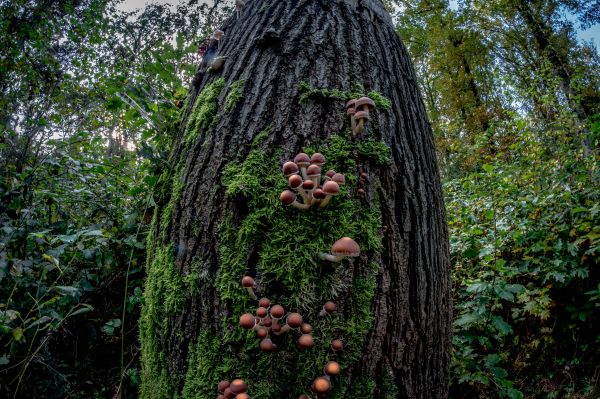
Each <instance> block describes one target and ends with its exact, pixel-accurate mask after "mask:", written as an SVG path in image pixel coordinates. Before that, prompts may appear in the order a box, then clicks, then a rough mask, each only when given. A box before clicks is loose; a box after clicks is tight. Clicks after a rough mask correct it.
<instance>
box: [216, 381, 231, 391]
mask: <svg viewBox="0 0 600 399" xmlns="http://www.w3.org/2000/svg"><path fill="white" fill-rule="evenodd" d="M228 387H229V381H227V380H223V381H221V382H219V385H217V389H218V390H219V392H223V391H224V390H225V389H226V388H228Z"/></svg>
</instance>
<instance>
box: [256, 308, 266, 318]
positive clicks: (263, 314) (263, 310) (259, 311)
mask: <svg viewBox="0 0 600 399" xmlns="http://www.w3.org/2000/svg"><path fill="white" fill-rule="evenodd" d="M268 314H269V311H268V310H267V308H263V307H262V306H259V308H258V309H256V315H257V316H258V317H259V318H261V319H264V318H265V317H267V315H268Z"/></svg>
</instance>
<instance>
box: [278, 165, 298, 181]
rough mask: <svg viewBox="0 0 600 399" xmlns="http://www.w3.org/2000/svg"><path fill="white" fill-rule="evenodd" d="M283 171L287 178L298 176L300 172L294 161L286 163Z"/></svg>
mask: <svg viewBox="0 0 600 399" xmlns="http://www.w3.org/2000/svg"><path fill="white" fill-rule="evenodd" d="M281 171H282V172H283V175H284V176H285V177H290V176H292V175H297V174H298V171H299V170H298V165H296V164H295V163H294V162H292V161H287V162H286V163H284V164H283V167H282V168H281Z"/></svg>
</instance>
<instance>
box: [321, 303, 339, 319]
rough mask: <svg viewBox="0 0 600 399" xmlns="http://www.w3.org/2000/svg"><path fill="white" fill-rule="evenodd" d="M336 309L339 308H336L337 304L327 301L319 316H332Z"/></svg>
mask: <svg viewBox="0 0 600 399" xmlns="http://www.w3.org/2000/svg"><path fill="white" fill-rule="evenodd" d="M336 308H337V306H335V303H333V302H331V301H327V302H325V304H324V305H323V308H322V309H321V312H319V316H321V317H322V316H325V315H326V314H332V313H333V312H334V311H335V309H336Z"/></svg>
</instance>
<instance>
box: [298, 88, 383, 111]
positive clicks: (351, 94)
mask: <svg viewBox="0 0 600 399" xmlns="http://www.w3.org/2000/svg"><path fill="white" fill-rule="evenodd" d="M298 88H299V89H300V93H302V94H301V95H300V99H299V102H300V104H303V103H306V102H307V101H308V100H309V99H311V98H321V99H335V100H343V101H349V100H352V99H356V98H359V97H363V96H367V97H369V98H371V100H373V101H374V102H375V105H376V106H377V107H378V108H381V109H383V110H389V109H390V108H391V107H392V102H391V101H390V100H389V99H388V98H387V97H384V96H383V95H382V94H381V93H379V92H377V91H370V92H368V93H367V92H366V90H365V88H364V87H363V86H362V85H361V84H358V83H357V84H355V85H354V86H353V87H352V89H351V90H349V91H343V90H340V89H317V88H314V87H312V86H311V85H310V84H309V83H308V82H301V83H300V84H299V85H298Z"/></svg>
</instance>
